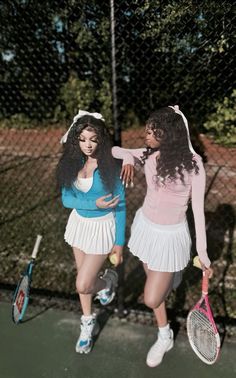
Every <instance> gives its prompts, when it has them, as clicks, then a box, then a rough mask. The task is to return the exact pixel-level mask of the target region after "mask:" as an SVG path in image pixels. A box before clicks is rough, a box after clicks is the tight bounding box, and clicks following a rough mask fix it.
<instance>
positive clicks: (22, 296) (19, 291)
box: [12, 235, 42, 324]
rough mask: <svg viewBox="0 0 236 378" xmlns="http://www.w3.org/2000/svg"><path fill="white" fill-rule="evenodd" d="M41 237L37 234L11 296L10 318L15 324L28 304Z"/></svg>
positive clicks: (23, 313) (20, 318)
mask: <svg viewBox="0 0 236 378" xmlns="http://www.w3.org/2000/svg"><path fill="white" fill-rule="evenodd" d="M41 239H42V236H41V235H38V236H37V239H36V242H35V245H34V249H33V252H32V255H31V260H30V262H29V263H28V266H27V268H26V270H25V272H24V273H23V275H22V278H21V279H20V281H19V283H18V285H17V288H16V290H15V293H14V296H13V303H12V319H13V321H14V323H16V324H18V323H19V322H20V321H22V319H23V317H24V315H25V312H26V309H27V306H28V302H29V292H30V284H31V280H32V272H33V267H34V262H35V259H36V256H37V253H38V249H39V245H40V242H41Z"/></svg>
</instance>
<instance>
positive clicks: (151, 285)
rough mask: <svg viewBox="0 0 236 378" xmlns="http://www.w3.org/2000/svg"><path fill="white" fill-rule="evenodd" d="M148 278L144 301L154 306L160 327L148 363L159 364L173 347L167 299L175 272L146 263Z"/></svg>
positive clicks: (153, 365)
mask: <svg viewBox="0 0 236 378" xmlns="http://www.w3.org/2000/svg"><path fill="white" fill-rule="evenodd" d="M144 270H145V272H146V275H147V280H146V284H145V289H144V302H145V304H146V305H147V306H148V307H150V308H152V309H153V311H154V314H155V317H156V321H157V325H158V328H159V331H158V339H157V341H156V342H155V343H154V345H153V346H152V347H151V349H150V350H149V352H148V355H147V360H146V362H147V365H148V366H150V367H155V366H157V365H159V364H160V363H161V361H162V359H163V356H164V354H165V353H166V352H167V351H169V350H170V349H171V348H172V347H173V331H172V330H170V327H169V324H168V319H167V313H166V306H165V299H166V297H167V296H168V294H169V292H170V291H171V289H172V285H173V277H174V274H173V273H171V272H156V271H151V270H149V269H148V268H147V266H146V265H145V264H144Z"/></svg>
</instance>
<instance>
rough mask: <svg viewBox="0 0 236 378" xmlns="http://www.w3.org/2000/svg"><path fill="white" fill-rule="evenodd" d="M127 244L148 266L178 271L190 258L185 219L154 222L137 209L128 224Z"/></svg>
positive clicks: (156, 269) (155, 268) (161, 269)
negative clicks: (129, 233)
mask: <svg viewBox="0 0 236 378" xmlns="http://www.w3.org/2000/svg"><path fill="white" fill-rule="evenodd" d="M128 247H129V249H130V251H131V253H132V254H133V255H134V256H137V257H138V258H139V259H140V260H141V261H142V262H143V263H145V264H147V267H148V269H150V270H154V271H159V272H178V271H181V270H183V269H184V268H185V267H186V266H187V264H188V262H189V259H190V250H191V237H190V233H189V228H188V223H187V221H184V222H183V223H179V224H173V225H160V224H156V223H153V222H151V221H150V220H149V219H147V218H146V217H145V216H144V214H143V212H142V209H139V210H138V211H137V212H136V215H135V217H134V220H133V224H132V226H131V237H130V240H129V242H128Z"/></svg>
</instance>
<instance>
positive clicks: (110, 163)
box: [56, 115, 119, 192]
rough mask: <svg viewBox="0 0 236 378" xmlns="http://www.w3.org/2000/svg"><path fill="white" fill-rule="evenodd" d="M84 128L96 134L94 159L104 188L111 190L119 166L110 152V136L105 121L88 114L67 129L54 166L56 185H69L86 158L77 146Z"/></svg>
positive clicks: (117, 174)
mask: <svg viewBox="0 0 236 378" xmlns="http://www.w3.org/2000/svg"><path fill="white" fill-rule="evenodd" d="M85 129H86V130H88V131H94V132H95V133H96V135H97V141H98V147H97V149H96V159H97V164H98V170H99V174H100V176H101V179H102V182H103V185H104V187H105V189H106V190H108V191H109V192H113V191H114V190H115V186H116V182H117V178H118V177H119V166H118V163H117V162H116V160H115V159H114V158H113V156H112V154H111V147H112V143H111V137H110V134H109V131H108V129H107V128H106V126H105V122H103V121H102V120H100V119H97V118H94V117H93V116H90V115H85V116H83V117H81V118H79V119H78V120H77V121H76V122H75V123H74V125H73V126H72V128H71V129H70V131H69V134H68V137H67V141H66V143H65V145H64V151H63V154H62V156H61V158H60V160H59V162H58V165H57V168H56V178H57V183H58V186H59V187H60V188H62V187H71V186H72V184H73V182H74V181H75V180H76V178H77V175H78V172H79V171H80V170H81V169H82V168H83V166H84V164H85V162H86V160H87V156H86V155H85V154H83V152H82V151H81V149H80V146H79V135H80V134H81V132H82V131H83V130H85Z"/></svg>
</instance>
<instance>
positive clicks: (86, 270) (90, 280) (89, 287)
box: [73, 248, 107, 316]
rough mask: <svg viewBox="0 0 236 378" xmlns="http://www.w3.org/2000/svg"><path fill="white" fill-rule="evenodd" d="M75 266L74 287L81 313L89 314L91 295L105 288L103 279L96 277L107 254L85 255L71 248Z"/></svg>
mask: <svg viewBox="0 0 236 378" xmlns="http://www.w3.org/2000/svg"><path fill="white" fill-rule="evenodd" d="M73 252H74V256H75V262H76V267H77V277H76V289H77V292H78V294H79V297H80V303H81V307H82V311H83V314H84V315H85V316H87V315H91V306H92V295H93V294H95V293H97V292H98V291H99V290H102V289H104V288H105V285H106V283H105V281H104V280H102V279H101V278H99V277H98V273H99V271H100V269H101V268H102V266H103V263H104V261H105V259H106V257H107V255H87V254H85V253H84V252H83V251H81V250H79V249H78V248H73Z"/></svg>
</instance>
